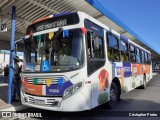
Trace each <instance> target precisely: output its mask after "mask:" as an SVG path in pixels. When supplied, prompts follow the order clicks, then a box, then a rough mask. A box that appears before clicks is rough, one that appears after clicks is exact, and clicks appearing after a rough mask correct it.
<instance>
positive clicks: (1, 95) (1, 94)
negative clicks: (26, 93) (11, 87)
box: [0, 75, 28, 116]
mask: <svg viewBox="0 0 160 120" xmlns="http://www.w3.org/2000/svg"><path fill="white" fill-rule="evenodd" d="M7 99H8V84H7V83H3V76H2V75H0V111H20V110H24V109H27V108H28V107H26V106H23V105H22V104H21V103H20V102H13V103H11V104H8V103H7ZM0 116H1V114H0Z"/></svg>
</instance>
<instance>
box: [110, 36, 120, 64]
mask: <svg viewBox="0 0 160 120" xmlns="http://www.w3.org/2000/svg"><path fill="white" fill-rule="evenodd" d="M107 38H108V39H107V40H108V42H107V44H108V59H109V60H111V61H120V51H119V42H118V37H116V36H114V35H112V34H111V33H108V35H107Z"/></svg>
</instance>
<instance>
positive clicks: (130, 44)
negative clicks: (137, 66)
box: [128, 42, 137, 63]
mask: <svg viewBox="0 0 160 120" xmlns="http://www.w3.org/2000/svg"><path fill="white" fill-rule="evenodd" d="M128 45H129V58H130V59H129V62H130V63H137V62H136V48H137V47H136V46H135V45H133V44H132V43H130V42H129V43H128ZM131 46H133V47H134V56H135V61H131V54H133V53H131Z"/></svg>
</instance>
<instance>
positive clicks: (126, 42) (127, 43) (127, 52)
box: [119, 38, 130, 62]
mask: <svg viewBox="0 0 160 120" xmlns="http://www.w3.org/2000/svg"><path fill="white" fill-rule="evenodd" d="M121 41H122V42H124V43H125V44H126V47H127V51H124V50H122V49H121ZM119 42H120V43H119V45H120V47H119V48H120V57H121V61H122V52H124V53H125V55H127V54H128V61H124V60H123V61H122V62H129V61H130V52H129V42H128V41H126V40H124V39H123V38H120V40H119Z"/></svg>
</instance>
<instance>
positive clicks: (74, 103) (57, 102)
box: [21, 91, 88, 111]
mask: <svg viewBox="0 0 160 120" xmlns="http://www.w3.org/2000/svg"><path fill="white" fill-rule="evenodd" d="M21 102H22V104H23V105H25V106H29V107H34V108H40V109H45V110H52V111H83V110H87V109H88V108H87V105H86V97H85V96H84V95H83V94H82V93H81V91H79V92H77V93H76V94H74V95H72V96H70V97H69V98H67V99H63V98H62V97H40V96H33V95H29V94H25V93H23V92H22V91H21Z"/></svg>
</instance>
